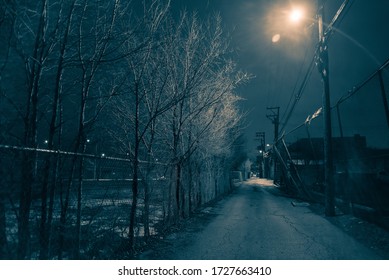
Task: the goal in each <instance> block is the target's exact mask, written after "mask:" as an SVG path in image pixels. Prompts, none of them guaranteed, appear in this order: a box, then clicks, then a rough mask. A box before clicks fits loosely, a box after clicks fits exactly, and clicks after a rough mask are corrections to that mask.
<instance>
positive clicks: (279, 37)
mask: <svg viewBox="0 0 389 280" xmlns="http://www.w3.org/2000/svg"><path fill="white" fill-rule="evenodd" d="M280 39H281V35H280V34H275V35H274V36H273V37H272V38H271V41H272V42H273V43H277V42H278V41H279V40H280Z"/></svg>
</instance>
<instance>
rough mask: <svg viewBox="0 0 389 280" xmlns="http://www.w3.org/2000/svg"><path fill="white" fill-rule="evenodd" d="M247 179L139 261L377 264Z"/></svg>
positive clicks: (320, 220) (326, 224) (334, 230)
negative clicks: (340, 261)
mask: <svg viewBox="0 0 389 280" xmlns="http://www.w3.org/2000/svg"><path fill="white" fill-rule="evenodd" d="M277 192H278V190H276V189H274V187H272V185H271V184H270V182H269V181H266V180H261V179H251V180H249V181H248V182H246V183H244V184H242V186H241V187H238V189H237V190H236V191H235V193H234V194H233V195H231V196H229V197H227V198H226V199H224V200H222V201H220V202H219V203H217V204H216V206H215V207H213V208H206V209H204V211H203V212H204V213H203V216H202V217H201V216H200V218H197V221H196V222H194V223H193V224H189V226H188V227H187V228H186V229H185V230H184V231H182V232H178V233H173V234H171V235H169V236H167V237H166V238H165V240H163V242H162V245H161V246H160V247H159V248H157V249H155V250H151V251H148V252H145V253H144V254H143V255H141V258H143V259H205V260H207V259H239V260H244V259H269V260H277V259H281V260H282V259H297V260H299V259H313V260H315V259H318V260H322V259H380V258H381V257H380V256H379V255H377V254H376V253H375V252H374V251H373V250H371V249H369V248H367V247H365V246H364V245H362V244H361V243H359V242H358V241H356V240H355V239H353V238H352V237H351V236H349V235H347V234H346V233H345V232H344V231H342V230H340V229H339V228H338V227H336V226H335V225H333V224H332V223H331V222H330V221H329V220H328V219H326V218H325V217H323V216H321V215H318V214H316V213H314V212H312V211H311V210H310V208H309V207H306V206H304V205H303V204H301V205H300V206H298V207H295V206H293V205H292V202H293V201H294V200H293V199H291V198H287V197H283V196H279V195H276V194H277Z"/></svg>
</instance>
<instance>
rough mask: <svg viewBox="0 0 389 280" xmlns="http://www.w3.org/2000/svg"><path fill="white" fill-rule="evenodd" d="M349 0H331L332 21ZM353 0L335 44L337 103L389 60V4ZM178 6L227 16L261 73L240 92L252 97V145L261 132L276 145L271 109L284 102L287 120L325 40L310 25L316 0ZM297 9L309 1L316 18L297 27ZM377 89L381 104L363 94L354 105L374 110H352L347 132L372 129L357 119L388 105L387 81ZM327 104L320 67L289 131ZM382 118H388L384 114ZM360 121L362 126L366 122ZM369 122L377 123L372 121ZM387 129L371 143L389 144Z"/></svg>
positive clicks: (241, 56) (200, 1)
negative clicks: (292, 13)
mask: <svg viewBox="0 0 389 280" xmlns="http://www.w3.org/2000/svg"><path fill="white" fill-rule="evenodd" d="M342 2H343V1H341V0H327V1H326V4H325V17H326V21H330V20H331V19H332V18H333V16H334V15H335V13H336V11H337V10H338V8H339V7H340V5H341V4H342ZM350 2H351V3H352V4H351V5H350V6H349V9H348V10H347V13H345V15H344V17H343V18H342V20H341V22H340V24H339V25H338V26H337V28H338V29H339V30H338V31H337V32H335V33H334V34H333V36H332V37H331V40H330V42H329V60H330V90H331V103H332V104H335V103H336V101H337V100H338V99H339V98H340V97H341V96H342V95H344V94H346V92H347V91H348V90H349V89H351V88H352V87H353V86H355V85H357V84H359V83H361V82H362V81H364V80H365V79H366V78H367V77H368V76H369V75H370V74H371V73H373V72H374V71H375V70H376V69H377V68H378V67H379V66H380V65H381V64H383V62H384V61H386V60H387V59H388V58H389V24H388V22H387V21H388V12H389V1H382V0H370V1H361V0H354V1H350ZM172 5H173V7H175V8H177V7H180V8H182V7H186V8H187V10H188V11H193V10H196V11H198V13H199V14H200V15H205V14H208V13H213V12H215V11H219V12H220V13H221V16H222V18H223V22H224V24H225V26H226V29H227V30H229V31H230V32H231V33H232V38H233V46H234V48H236V49H237V52H238V57H237V59H238V63H239V65H240V67H241V68H242V69H243V70H246V71H248V72H249V73H251V74H253V75H254V76H255V78H254V79H252V81H251V82H250V83H249V84H248V85H245V86H244V87H242V88H240V89H239V93H240V95H241V96H242V97H244V98H245V99H246V101H244V102H242V106H243V108H244V109H245V110H247V111H249V112H250V113H249V115H248V127H247V129H246V131H247V132H246V135H247V139H248V142H249V146H250V148H251V149H253V147H255V142H254V136H255V132H256V131H264V132H265V133H266V142H267V143H270V142H272V140H273V137H274V132H273V126H272V124H271V121H270V120H268V119H267V118H266V114H267V110H266V107H276V106H279V107H280V118H281V121H283V120H284V118H283V117H284V115H285V109H286V108H287V105H288V102H289V100H290V99H291V96H292V94H293V92H294V88H298V87H299V86H300V83H301V81H302V78H303V76H304V74H305V73H306V71H307V67H308V64H309V62H310V61H311V59H312V57H313V51H314V48H315V46H316V44H317V40H318V34H317V33H318V32H317V25H314V26H310V22H312V19H313V18H314V15H315V12H316V9H317V8H316V1H308V0H305V1H304V0H296V1H292V0H196V1H193V0H172ZM294 6H301V7H304V9H305V10H306V14H307V17H308V19H306V20H305V22H304V23H300V24H297V25H296V24H292V23H290V22H289V21H286V18H287V16H286V12H287V11H288V10H290V9H291V7H294ZM309 18H311V19H309ZM277 33H278V34H280V35H281V39H280V41H278V42H277V43H272V36H273V35H274V34H277ZM385 75H387V74H385ZM387 76H388V75H387ZM388 78H389V77H388ZM388 78H386V80H387V81H388V83H387V84H388V85H387V88H389V79H388ZM366 88H367V87H366ZM370 88H374V90H372V93H370V92H367V93H363V94H365V96H367V97H368V96H373V95H374V97H371V98H370V97H369V98H370V99H369V100H373V99H374V100H376V101H375V103H374V104H372V105H371V106H370V107H369V106H361V103H363V102H364V101H363V100H364V99H361V100H356V101H355V102H356V103H357V105H355V104H354V105H352V102H350V104H349V105H348V107H350V108H354V109H355V108H356V107H361V108H362V107H366V108H365V110H362V109H361V110H359V111H358V110H357V111H355V112H352V111H349V114H348V115H347V116H346V115H345V116H344V120H345V122H346V125H345V128H344V129H345V133H346V134H347V135H346V136H352V135H353V134H357V133H359V134H362V135H364V134H368V133H369V131H367V130H364V129H362V125H361V129H359V128H358V125H356V126H355V127H354V124H353V121H357V119H358V118H357V115H361V114H362V115H363V114H369V112H370V114H372V115H374V114H375V111H377V110H375V109H376V108H377V106H381V102H382V97H380V98H381V99H379V98H378V97H379V95H380V93H379V86H378V85H377V86H372V87H370ZM366 90H367V89H366ZM373 91H374V92H373ZM295 92H296V90H295ZM375 97H377V98H375ZM321 104H322V85H321V81H320V75H319V72H318V71H317V70H316V68H315V69H314V71H313V72H312V75H311V77H310V79H309V81H308V84H307V87H306V90H305V91H304V92H303V95H302V97H301V100H300V101H299V102H298V103H297V106H296V109H295V111H294V113H293V115H292V117H291V118H290V121H289V122H288V125H287V126H286V127H285V130H286V131H290V130H291V129H293V128H294V127H296V126H297V125H299V124H301V123H302V122H304V120H305V119H306V117H307V116H308V115H311V114H313V113H314V112H315V110H316V109H318V108H319V107H321ZM346 107H347V106H345V108H346ZM381 109H382V108H379V111H380V114H381V115H382V112H381ZM350 110H352V109H350ZM364 111H367V112H364ZM354 116H355V119H354ZM379 118H380V119H382V116H380V117H379ZM320 122H321V121H320ZM334 122H335V121H334V119H333V123H334ZM357 122H359V123H360V121H357ZM362 122H363V121H362ZM372 122H374V121H372ZM336 126H337V125H336V124H334V126H333V129H334V130H336V131H337V128H336ZM365 126H367V127H370V128H371V124H369V123H366V125H365ZM281 127H282V124H281ZM318 127H319V125H318ZM347 127H348V128H349V130H347ZM380 129H382V131H383V132H385V133H387V131H388V129H387V127H383V125H381V126H380ZM380 129H378V132H377V131H376V132H377V133H376V134H378V135H380V137H381V139H380V140H379V141H378V142H377V143H373V142H375V139H378V138H377V137H378V136H377V135H375V136H372V137H373V138H374V137H375V138H374V139H373V138H371V139H368V142H371V143H370V144H371V145H373V146H374V145H376V146H386V147H387V148H389V137H388V134H386V135H385V134H384V135H383V134H382V133H381V132H379V130H380ZM336 131H335V133H334V135H335V136H336V135H337V132H336ZM317 133H318V134H317V135H316V136H318V137H319V136H321V129H319V128H318V132H317ZM373 134H374V133H372V135H373ZM296 137H297V136H296ZM382 137H383V139H382ZM251 151H252V150H251Z"/></svg>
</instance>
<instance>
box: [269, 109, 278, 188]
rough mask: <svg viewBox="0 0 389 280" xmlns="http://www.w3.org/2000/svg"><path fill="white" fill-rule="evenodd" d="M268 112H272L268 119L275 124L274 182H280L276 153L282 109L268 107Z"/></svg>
mask: <svg viewBox="0 0 389 280" xmlns="http://www.w3.org/2000/svg"><path fill="white" fill-rule="evenodd" d="M266 109H267V110H269V111H270V113H269V114H267V115H266V117H267V118H268V119H269V120H271V121H272V123H273V124H274V145H273V163H274V176H273V181H274V182H276V181H278V178H279V176H278V168H277V155H276V153H275V150H274V149H275V145H277V141H278V127H279V125H280V107H267V108H266Z"/></svg>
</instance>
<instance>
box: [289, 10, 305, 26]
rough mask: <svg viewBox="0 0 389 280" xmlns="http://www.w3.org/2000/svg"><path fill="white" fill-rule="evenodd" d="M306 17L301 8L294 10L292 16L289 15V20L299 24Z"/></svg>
mask: <svg viewBox="0 0 389 280" xmlns="http://www.w3.org/2000/svg"><path fill="white" fill-rule="evenodd" d="M303 17H304V12H303V10H302V9H299V8H294V9H293V10H292V11H291V12H290V14H289V19H290V21H291V22H294V23H298V22H300V21H301V20H302V19H303Z"/></svg>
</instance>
